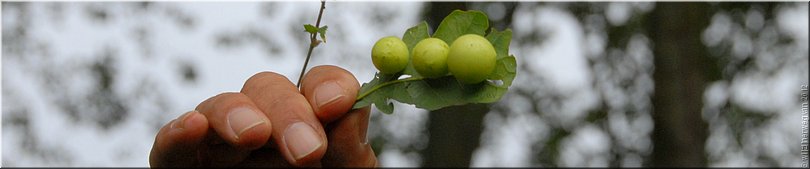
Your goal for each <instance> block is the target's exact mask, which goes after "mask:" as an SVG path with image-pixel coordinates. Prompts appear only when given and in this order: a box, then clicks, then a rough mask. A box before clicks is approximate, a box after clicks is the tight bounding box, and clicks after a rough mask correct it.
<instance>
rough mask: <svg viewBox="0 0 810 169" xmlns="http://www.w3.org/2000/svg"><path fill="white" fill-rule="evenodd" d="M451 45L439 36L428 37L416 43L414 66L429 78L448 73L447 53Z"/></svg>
mask: <svg viewBox="0 0 810 169" xmlns="http://www.w3.org/2000/svg"><path fill="white" fill-rule="evenodd" d="M448 53H450V47H449V46H448V45H447V43H445V42H444V41H443V40H441V39H438V38H427V39H423V40H421V41H419V43H416V46H415V47H414V48H413V68H414V69H416V72H419V74H420V75H422V76H424V77H428V78H436V77H441V76H444V75H446V74H447V54H448Z"/></svg>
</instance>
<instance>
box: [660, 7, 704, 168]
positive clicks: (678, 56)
mask: <svg viewBox="0 0 810 169" xmlns="http://www.w3.org/2000/svg"><path fill="white" fill-rule="evenodd" d="M710 18H711V15H710V12H709V5H708V4H707V3H693V2H692V3H682V2H681V3H656V5H655V9H654V10H653V11H652V13H651V14H650V17H649V20H648V21H647V24H648V31H649V35H650V38H651V40H652V41H653V43H654V45H653V46H654V51H653V53H654V55H655V58H654V60H655V61H654V64H655V71H654V72H653V79H654V81H655V93H654V94H653V98H652V101H653V107H654V109H653V120H654V121H655V129H654V130H653V134H652V139H653V142H654V143H653V146H654V147H653V151H652V159H651V164H648V165H651V166H689V167H697V166H706V155H705V153H704V145H705V144H706V137H707V133H708V131H707V124H706V123H705V122H704V121H703V118H702V115H701V112H702V108H703V91H704V88H705V87H706V86H707V84H708V83H709V82H710V81H711V80H712V78H713V74H712V73H713V71H714V70H713V69H715V67H716V65H715V64H713V63H714V61H712V60H711V59H710V58H709V54H708V52H707V48H706V47H705V45H703V43H702V41H701V35H702V32H703V29H705V28H706V27H707V26H708V24H709V19H710Z"/></svg>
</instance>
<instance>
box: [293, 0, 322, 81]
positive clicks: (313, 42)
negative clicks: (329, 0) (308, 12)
mask: <svg viewBox="0 0 810 169" xmlns="http://www.w3.org/2000/svg"><path fill="white" fill-rule="evenodd" d="M324 9H326V0H321V11H320V12H318V21H316V22H315V28H321V17H322V16H323V10H324ZM316 37H318V32H317V31H316V32H315V33H313V34H312V36H310V37H309V41H310V42H309V51H307V60H305V61H304V67H302V68H301V74H300V75H298V83H296V84H295V87H298V88H300V87H301V79H303V78H304V71H306V70H307V65H308V64H309V58H311V57H312V49H315V46H318V44H319V42H318V40H317V39H315V38H316Z"/></svg>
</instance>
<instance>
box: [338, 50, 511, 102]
mask: <svg viewBox="0 0 810 169" xmlns="http://www.w3.org/2000/svg"><path fill="white" fill-rule="evenodd" d="M497 65H498V67H501V66H502V65H503V66H509V65H515V58H514V56H509V57H505V58H502V59H499V60H498V63H497ZM513 68H514V67H513ZM496 69H500V68H496ZM503 69H504V70H505V71H502V72H503V75H502V76H501V77H502V78H501V79H494V80H500V81H503V84H501V85H498V84H496V83H495V82H492V81H485V82H482V83H478V84H472V85H466V84H462V83H459V82H458V81H457V80H456V79H455V78H454V77H453V76H444V77H441V78H435V79H428V78H423V77H409V78H405V79H392V78H391V77H380V75H379V74H378V75H377V76H375V78H374V79H373V80H371V82H368V83H365V84H363V86H362V87H361V88H360V93H359V95H358V99H359V100H357V102H355V104H354V106H353V107H352V108H354V109H358V108H362V107H366V106H369V105H371V104H374V105H375V106H376V107H377V109H379V110H380V111H381V112H383V113H386V114H391V113H393V109H394V108H393V104H392V103H391V102H390V100H396V101H398V102H401V103H407V104H413V105H415V106H416V107H417V108H422V109H426V110H429V111H432V110H437V109H440V108H443V107H447V106H454V105H464V104H470V103H493V102H496V101H498V100H500V99H501V97H502V96H503V95H504V94H506V92H507V90H508V87H509V85H511V83H512V80H513V79H514V78H515V73H516V72H515V71H511V72H510V71H506V70H508V69H509V68H508V67H505V68H503ZM513 70H514V69H513ZM395 76H399V75H395ZM386 79H389V80H390V81H389V80H386Z"/></svg>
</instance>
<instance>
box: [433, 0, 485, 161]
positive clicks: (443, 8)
mask: <svg viewBox="0 0 810 169" xmlns="http://www.w3.org/2000/svg"><path fill="white" fill-rule="evenodd" d="M429 5H430V7H429V8H428V10H427V11H426V13H425V16H426V17H427V22H428V24H429V25H430V27H431V28H432V30H433V31H435V30H436V28H438V27H439V23H441V21H442V19H444V17H445V16H447V15H448V14H450V12H452V11H453V10H456V9H460V10H466V9H467V8H466V4H465V3H464V2H432V3H430V4H429ZM487 112H489V107H488V105H485V104H471V105H463V106H452V107H447V108H443V109H439V110H436V111H432V112H430V113H429V115H428V124H427V125H428V128H427V129H428V139H429V140H428V145H427V147H426V148H425V149H424V150H422V152H421V153H422V166H425V167H468V166H470V159H472V154H473V151H475V149H476V148H478V145H479V142H480V137H481V132H482V130H483V127H482V124H481V123H482V121H483V119H484V115H485V114H486V113H487Z"/></svg>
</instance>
